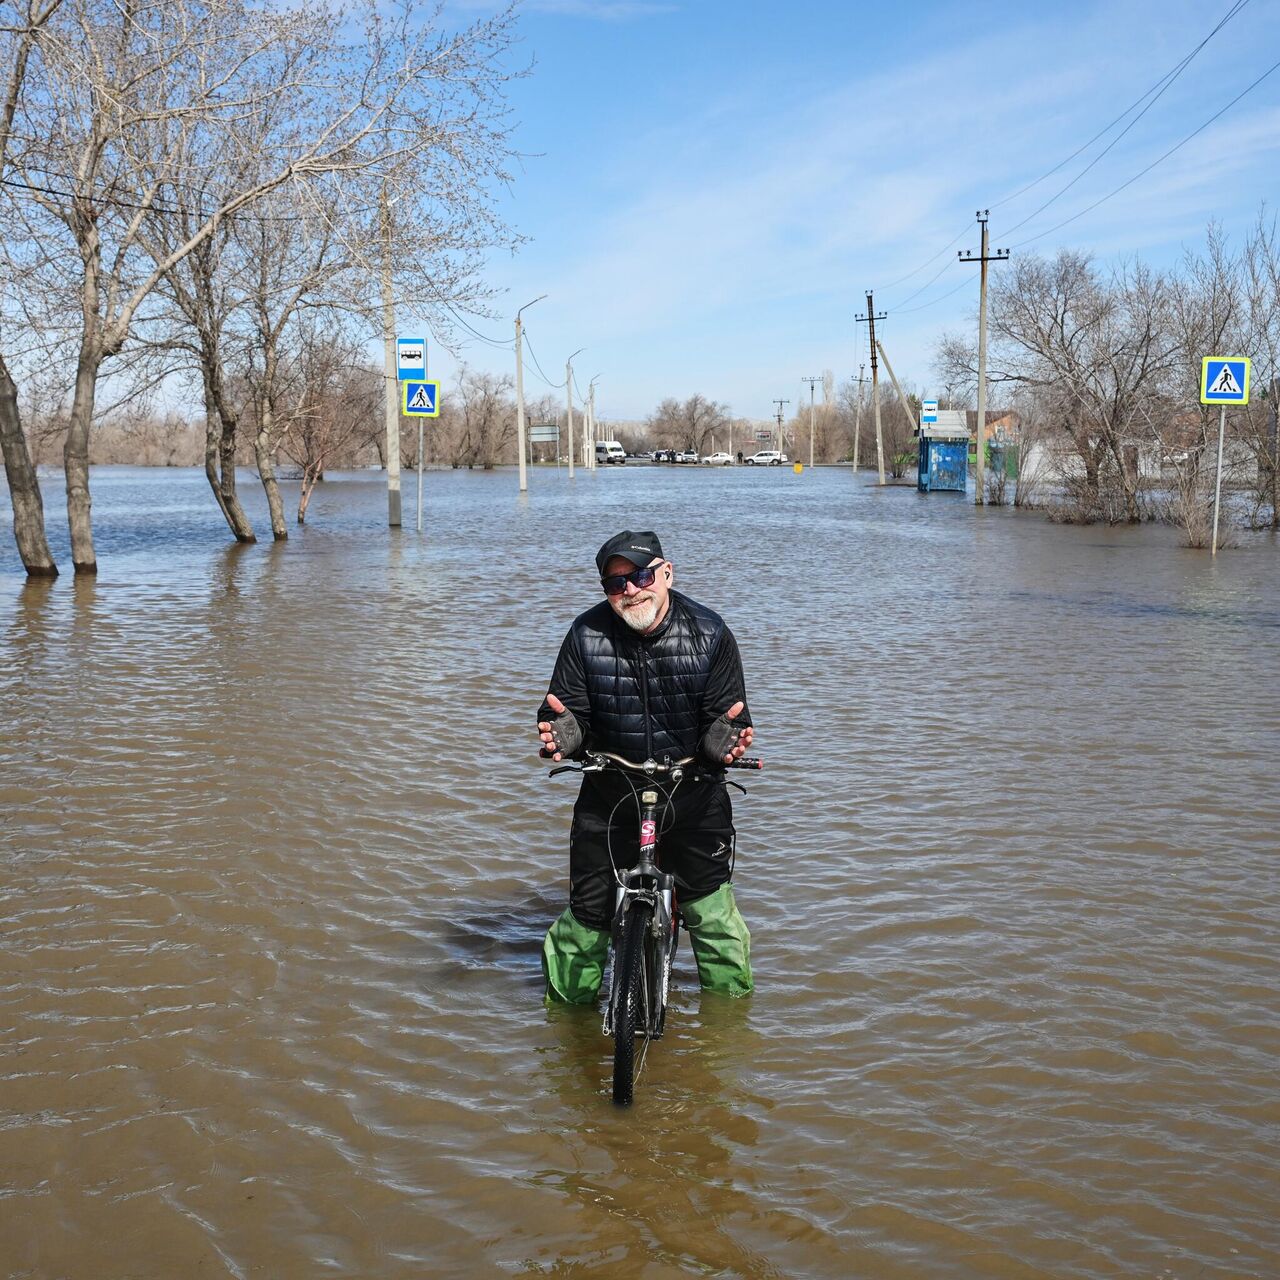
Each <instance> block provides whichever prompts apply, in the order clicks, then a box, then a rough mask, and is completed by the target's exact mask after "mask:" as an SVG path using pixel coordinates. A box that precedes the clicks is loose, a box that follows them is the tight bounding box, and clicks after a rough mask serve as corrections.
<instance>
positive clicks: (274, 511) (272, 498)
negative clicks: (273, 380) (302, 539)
mask: <svg viewBox="0 0 1280 1280" xmlns="http://www.w3.org/2000/svg"><path fill="white" fill-rule="evenodd" d="M274 416H275V415H274V414H273V413H272V410H271V408H270V407H269V401H268V400H267V398H266V397H264V398H263V403H262V417H261V419H260V421H259V425H258V434H257V437H256V438H255V439H254V442H253V450H254V455H255V456H256V457H257V460H258V475H259V476H260V477H261V479H262V487H263V489H265V490H266V493H267V507H268V509H269V510H270V512H271V535H272V537H274V538H275V540H276V541H277V542H283V541H284V540H285V539H286V538H288V536H289V530H288V529H286V528H285V526H284V501H283V500H282V499H281V497H280V484H279V481H277V480H276V469H275V464H274V463H273V462H272V461H271V436H272V424H273V422H274Z"/></svg>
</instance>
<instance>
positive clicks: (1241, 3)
mask: <svg viewBox="0 0 1280 1280" xmlns="http://www.w3.org/2000/svg"><path fill="white" fill-rule="evenodd" d="M1248 3H1249V0H1236V3H1235V4H1234V5H1232V7H1231V8H1230V9H1229V10H1228V11H1227V13H1226V14H1225V15H1224V16H1223V18H1222V19H1221V20H1220V21H1219V22H1218V25H1217V26H1216V27H1214V28H1213V30H1212V31H1210V32H1209V34H1208V35H1207V36H1205V38H1204V39H1203V40H1201V41H1200V43H1199V44H1198V45H1196V47H1195V48H1194V49H1193V50H1192V51H1191V52H1190V53H1189V54H1187V55H1186V57H1184V58H1183V59H1182V61H1181V62H1177V63H1175V64H1174V65H1173V66H1172V67H1170V68H1169V70H1168V71H1166V72H1165V73H1164V75H1162V76H1161V77H1160V79H1159V80H1157V81H1156V82H1155V84H1153V85H1152V86H1151V88H1149V89H1148V90H1147V91H1146V93H1144V94H1143V95H1142V96H1141V97H1140V98H1136V99H1135V100H1134V101H1133V102H1131V103H1130V104H1129V105H1128V106H1127V107H1125V109H1124V110H1123V111H1122V112H1121V113H1120V114H1119V115H1118V116H1116V118H1115V119H1114V120H1112V121H1111V122H1110V124H1106V125H1104V126H1103V127H1102V128H1101V129H1099V130H1098V132H1097V133H1095V134H1094V135H1093V137H1092V138H1090V139H1089V141H1088V142H1085V143H1083V144H1082V145H1080V146H1079V147H1077V148H1076V149H1075V150H1074V151H1073V152H1072V153H1071V154H1070V155H1069V156H1067V158H1066V159H1065V160H1059V161H1058V163H1057V164H1055V165H1054V166H1053V168H1052V169H1049V170H1046V171H1045V172H1044V173H1042V174H1041V175H1040V176H1039V177H1038V178H1035V179H1033V180H1032V181H1031V182H1028V183H1027V184H1026V186H1024V187H1019V188H1018V190H1017V191H1014V192H1013V193H1012V194H1010V195H1007V196H1003V197H1001V199H999V200H997V201H996V202H995V203H994V204H993V205H992V206H991V207H992V208H993V209H999V208H1000V207H1001V206H1002V205H1006V204H1008V203H1009V201H1010V200H1016V199H1017V198H1018V197H1019V196H1021V195H1025V194H1026V193H1027V192H1028V191H1030V190H1031V189H1032V188H1033V187H1038V186H1039V185H1040V184H1041V183H1042V182H1043V181H1044V180H1045V179H1046V178H1051V177H1053V175H1054V174H1055V173H1057V172H1058V170H1059V169H1062V168H1065V167H1066V166H1067V165H1069V164H1070V163H1071V162H1072V161H1073V160H1074V159H1075V158H1076V157H1077V156H1078V155H1081V154H1083V153H1084V152H1085V151H1087V150H1088V149H1089V148H1090V147H1091V146H1093V144H1094V143H1095V142H1097V141H1098V139H1099V138H1102V137H1104V136H1105V135H1106V134H1108V133H1110V132H1111V130H1112V129H1114V128H1115V127H1116V125H1118V124H1119V123H1120V121H1121V120H1123V119H1124V118H1125V116H1127V115H1128V114H1129V113H1130V112H1131V111H1133V110H1134V108H1136V107H1137V106H1139V105H1140V104H1141V103H1143V102H1145V101H1146V100H1147V99H1148V98H1149V97H1150V96H1151V95H1152V94H1153V93H1155V92H1156V90H1157V89H1159V90H1160V92H1161V93H1163V92H1164V89H1165V88H1168V85H1167V84H1166V83H1165V82H1166V81H1169V83H1170V84H1171V83H1172V80H1171V79H1170V77H1175V78H1176V77H1177V76H1178V75H1180V74H1181V73H1182V70H1183V69H1184V68H1185V67H1186V66H1187V64H1188V63H1189V62H1190V61H1191V59H1192V58H1194V57H1195V56H1196V54H1198V53H1199V52H1200V50H1201V49H1203V48H1204V46H1205V45H1206V44H1208V43H1209V41H1210V40H1212V39H1213V37H1214V36H1215V35H1217V33H1218V32H1219V31H1220V30H1221V29H1222V28H1223V27H1224V26H1226V24H1227V23H1228V22H1230V21H1231V19H1232V18H1234V17H1235V16H1236V14H1237V13H1239V12H1240V10H1241V9H1243V8H1244V7H1245V5H1247V4H1248ZM1162 86H1163V88H1162ZM1135 123H1136V121H1135Z"/></svg>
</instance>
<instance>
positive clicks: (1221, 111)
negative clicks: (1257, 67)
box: [1011, 60, 1280, 249]
mask: <svg viewBox="0 0 1280 1280" xmlns="http://www.w3.org/2000/svg"><path fill="white" fill-rule="evenodd" d="M1277 67H1280V60H1277V61H1276V62H1273V63H1272V64H1271V65H1270V66H1269V67H1268V68H1267V69H1266V70H1265V71H1264V72H1263V73H1262V74H1261V75H1260V76H1259V77H1258V78H1257V79H1256V80H1255V81H1254V82H1253V83H1252V84H1250V85H1249V86H1247V87H1246V88H1244V89H1241V90H1240V92H1239V93H1237V94H1236V96H1235V97H1234V98H1232V99H1231V101H1230V102H1228V103H1227V105H1226V106H1225V107H1220V108H1219V109H1218V110H1217V111H1215V112H1214V113H1213V115H1211V116H1210V117H1209V118H1208V119H1207V120H1206V121H1205V122H1204V123H1203V124H1202V125H1201V126H1200V127H1199V128H1198V129H1193V130H1192V131H1191V132H1190V133H1189V134H1187V136H1186V137H1185V138H1183V139H1182V140H1181V141H1179V142H1175V143H1174V145H1173V146H1171V147H1170V148H1169V150H1168V151H1166V152H1165V153H1164V154H1163V155H1160V156H1157V157H1156V159H1154V160H1153V161H1152V162H1151V163H1150V164H1149V165H1147V167H1146V168H1145V169H1140V170H1139V171H1138V172H1137V173H1135V174H1134V175H1133V177H1132V178H1130V179H1128V181H1126V182H1122V183H1121V184H1120V185H1119V186H1118V187H1116V188H1115V189H1114V190H1113V191H1108V192H1107V194H1106V195H1105V196H1102V197H1101V198H1100V199H1098V200H1095V201H1094V202H1093V203H1092V204H1091V205H1087V206H1086V207H1085V208H1083V209H1081V210H1080V212H1079V213H1073V214H1072V215H1071V217H1069V218H1064V219H1063V220H1062V221H1061V222H1059V223H1057V224H1056V225H1055V226H1052V227H1049V228H1048V229H1047V230H1045V231H1038V232H1036V234H1035V235H1033V236H1028V237H1027V238H1026V239H1025V240H1019V241H1018V243H1017V244H1015V245H1013V246H1011V247H1012V248H1014V249H1020V248H1021V247H1022V246H1023V245H1024V244H1031V243H1032V242H1033V241H1036V240H1040V239H1042V238H1043V237H1045V236H1048V235H1052V234H1053V233H1054V232H1055V231H1060V230H1061V229H1062V228H1063V227H1065V226H1067V225H1068V223H1072V222H1074V221H1075V220H1076V219H1077V218H1083V217H1084V215H1085V214H1086V213H1092V212H1093V210H1094V209H1096V208H1097V207H1098V206H1099V205H1100V204H1105V203H1106V202H1107V201H1108V200H1110V199H1111V197H1112V196H1118V195H1119V194H1120V192H1122V191H1123V190H1124V189H1125V188H1126V187H1131V186H1133V184H1134V183H1135V182H1137V181H1138V179H1139V178H1144V177H1146V175H1147V174H1149V173H1150V172H1151V170H1152V169H1154V168H1155V167H1156V165H1158V164H1162V163H1163V162H1164V161H1165V160H1167V159H1168V158H1169V157H1170V156H1171V155H1173V153H1174V152H1175V151H1179V150H1181V149H1182V148H1183V147H1185V146H1186V145H1187V143H1188V142H1190V141H1191V139H1192V138H1194V137H1196V136H1197V135H1198V134H1201V133H1203V132H1204V131H1205V130H1206V129H1207V128H1208V127H1209V126H1210V125H1211V124H1212V123H1213V122H1214V121H1215V120H1216V119H1217V118H1218V117H1219V116H1221V115H1224V114H1225V113H1226V112H1228V111H1230V110H1231V108H1232V107H1234V106H1235V105H1236V103H1237V102H1239V101H1240V99H1241V98H1243V97H1244V96H1245V95H1246V94H1248V93H1252V92H1253V90H1254V89H1256V88H1257V87H1258V86H1259V85H1260V84H1261V83H1262V82H1263V81H1264V80H1265V79H1266V78H1267V77H1268V76H1269V75H1271V74H1272V73H1273V72H1274V71H1275V70H1276V68H1277Z"/></svg>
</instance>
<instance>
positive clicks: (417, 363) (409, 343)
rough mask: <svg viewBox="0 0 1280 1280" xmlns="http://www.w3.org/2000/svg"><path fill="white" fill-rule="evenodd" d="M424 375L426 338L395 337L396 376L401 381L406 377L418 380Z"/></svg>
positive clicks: (425, 368) (425, 372)
mask: <svg viewBox="0 0 1280 1280" xmlns="http://www.w3.org/2000/svg"><path fill="white" fill-rule="evenodd" d="M426 376H427V340H426V338H397V339H396V377H397V378H399V379H400V381H401V382H403V381H404V380H405V379H406V378H416V379H417V380H418V381H421V380H422V379H423V378H425V377H426Z"/></svg>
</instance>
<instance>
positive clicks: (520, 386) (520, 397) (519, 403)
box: [516, 293, 547, 493]
mask: <svg viewBox="0 0 1280 1280" xmlns="http://www.w3.org/2000/svg"><path fill="white" fill-rule="evenodd" d="M546 296H547V295H546V294H545V293H540V294H539V295H538V296H537V297H536V298H534V300H533V302H541V301H542V299H543V298H545V297H546ZM533 302H526V303H525V304H524V306H523V307H521V308H520V310H519V311H517V312H516V452H517V453H518V454H519V455H520V492H521V493H524V492H525V491H526V490H527V489H528V488H529V472H528V470H527V464H526V462H525V456H524V455H525V446H524V347H523V345H522V340H521V333H522V330H521V327H520V315H521V313H522V312H525V311H527V310H528V309H529V308H530V307H531V306H533Z"/></svg>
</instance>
